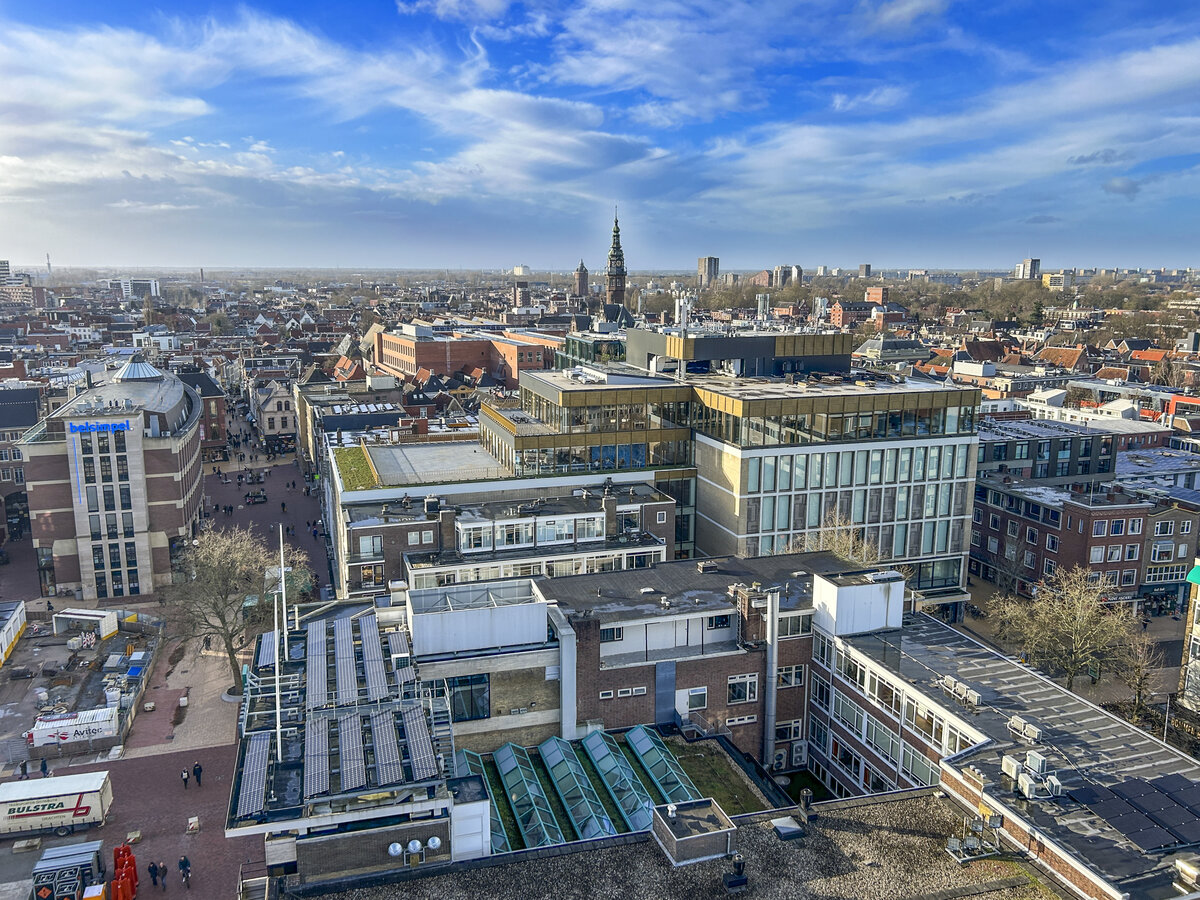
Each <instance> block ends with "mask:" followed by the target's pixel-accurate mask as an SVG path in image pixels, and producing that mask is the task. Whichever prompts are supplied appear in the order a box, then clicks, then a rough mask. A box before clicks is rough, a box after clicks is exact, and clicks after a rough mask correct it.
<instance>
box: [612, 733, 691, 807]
mask: <svg viewBox="0 0 1200 900" xmlns="http://www.w3.org/2000/svg"><path fill="white" fill-rule="evenodd" d="M625 741H626V743H628V744H629V747H630V749H632V750H633V752H634V755H635V756H637V758H638V762H640V763H641V764H642V765H643V766H645V767H646V771H647V772H649V773H650V778H651V779H653V781H654V784H655V786H656V787H657V788H658V789H659V791H661V792H662V795H663V796H664V797H666V798H667V801H668V802H670V803H680V802H682V801H685V800H700V799H701V796H700V792H699V791H698V790H696V786H695V785H694V784H692V780H691V779H690V778H688V777H687V773H686V772H684V771H683V767H682V766H680V765H679V761H678V760H677V759H675V755H674V754H673V753H672V752H671V751H670V750H669V749H668V748H667V745H666V744H664V743H663V739H662V738H661V737H659V736H658V732H657V731H654V730H653V729H651V728H647V727H646V726H645V725H635V726H634V727H633V728H631V729H630V730H629V733H628V734H626V735H625Z"/></svg>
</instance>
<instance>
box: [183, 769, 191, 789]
mask: <svg viewBox="0 0 1200 900" xmlns="http://www.w3.org/2000/svg"><path fill="white" fill-rule="evenodd" d="M190 774H191V773H190V772H188V770H187V769H184V770H183V772H182V773H180V777H181V778H182V779H183V789H184V790H185V791H186V790H187V783H188V776H189V775H190Z"/></svg>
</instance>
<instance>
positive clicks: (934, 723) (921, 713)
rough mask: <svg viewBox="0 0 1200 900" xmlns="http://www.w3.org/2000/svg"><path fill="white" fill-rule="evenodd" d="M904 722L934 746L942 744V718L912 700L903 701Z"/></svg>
mask: <svg viewBox="0 0 1200 900" xmlns="http://www.w3.org/2000/svg"><path fill="white" fill-rule="evenodd" d="M904 724H905V725H907V726H908V727H909V729H911V730H912V731H914V732H915V733H917V734H919V735H921V736H922V737H924V738H925V739H926V740H927V741H928V742H929V743H931V744H933V746H935V747H941V745H942V729H943V728H944V727H945V726H944V724H943V722H942V720H941V719H939V718H938V717H937V716H935V715H934V714H933V713H932V712H931V711H930V710H928V709H926V708H925V707H924V706H922V705H921V704H919V703H917V702H916V701H914V700H906V701H905V702H904Z"/></svg>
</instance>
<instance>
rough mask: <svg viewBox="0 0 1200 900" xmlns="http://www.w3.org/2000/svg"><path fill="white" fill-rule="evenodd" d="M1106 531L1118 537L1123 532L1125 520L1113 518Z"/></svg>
mask: <svg viewBox="0 0 1200 900" xmlns="http://www.w3.org/2000/svg"><path fill="white" fill-rule="evenodd" d="M1108 533H1109V534H1111V535H1112V536H1113V537H1120V536H1121V535H1123V534H1124V533H1125V520H1124V519H1113V520H1112V526H1111V527H1110V528H1109V529H1108Z"/></svg>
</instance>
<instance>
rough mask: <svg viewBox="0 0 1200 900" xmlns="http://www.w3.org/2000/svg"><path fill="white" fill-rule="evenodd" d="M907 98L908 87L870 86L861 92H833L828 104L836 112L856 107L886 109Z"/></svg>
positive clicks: (848, 110)
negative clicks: (864, 91) (869, 88)
mask: <svg viewBox="0 0 1200 900" xmlns="http://www.w3.org/2000/svg"><path fill="white" fill-rule="evenodd" d="M907 99H908V89H907V88H904V87H900V86H899V85H886V86H883V87H877V88H872V89H871V90H869V91H867V92H866V93H863V94H834V95H833V99H832V100H830V103H829V105H830V106H832V107H833V108H834V109H835V110H837V111H838V112H851V111H852V110H856V109H864V108H865V109H888V108H890V107H893V106H899V105H900V104H901V103H903V102H904V101H905V100H907Z"/></svg>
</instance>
